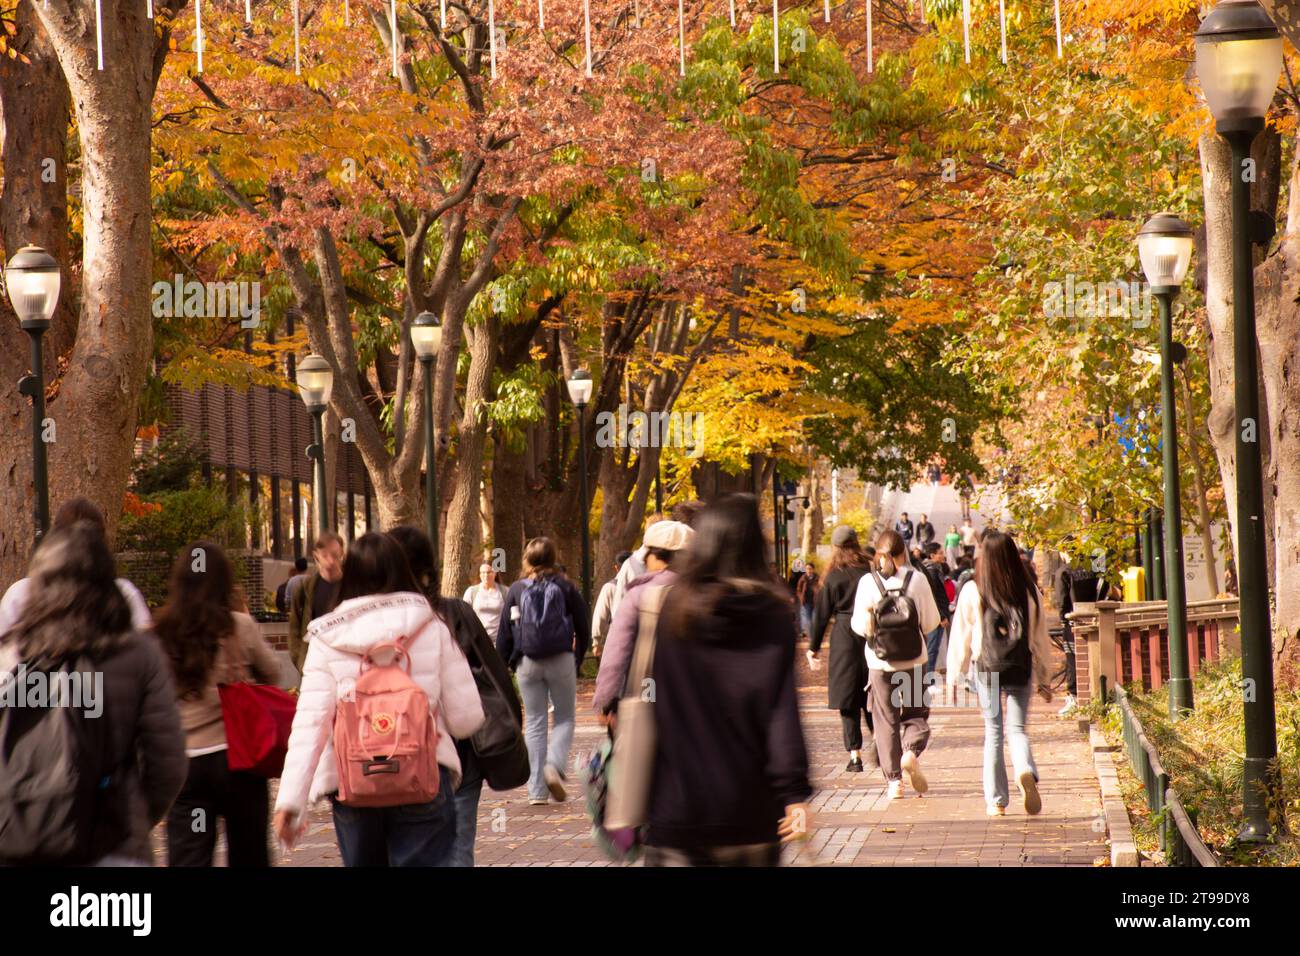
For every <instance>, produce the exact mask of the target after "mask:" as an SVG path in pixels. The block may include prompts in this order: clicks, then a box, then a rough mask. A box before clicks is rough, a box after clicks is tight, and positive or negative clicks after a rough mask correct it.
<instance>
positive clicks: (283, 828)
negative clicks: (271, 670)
mask: <svg viewBox="0 0 1300 956" xmlns="http://www.w3.org/2000/svg"><path fill="white" fill-rule="evenodd" d="M403 636H405V637H407V639H408V641H409V649H410V656H411V662H410V663H411V671H410V673H411V678H412V680H414V681H415V683H416V684H418V685H419V686H420V689H421V690H423V691H424V692H425V693H426V694H427V695H428V697H429V706H430V708H431V710H432V711H433V713H434V714H435V715H436V718H437V727H438V750H437V758H438V765H439V769H440V771H441V773H440V780H439V786H438V795H437V797H435V798H434V799H433V800H432V801H430V802H428V803H421V804H410V805H406V806H397V807H349V806H344V805H343V804H341V803H339V802H338V801H337V799H335V798H336V795H337V791H338V770H337V768H336V765H335V758H334V715H335V710H336V707H337V703H338V700H339V698H340V697H342V696H343V695H344V694H346V693H347V692H348V690H349V689H350V687H351V686H352V685H353V684H354V683H355V681H356V679H357V677H358V675H359V674H360V670H361V659H362V656H363V655H364V654H365V652H366V651H367V650H369V649H370V648H371V647H373V646H374V645H376V644H381V643H385V642H389V641H394V640H396V639H397V638H399V637H403ZM307 640H308V645H307V659H306V662H305V664H304V665H303V679H302V689H301V691H300V692H299V697H298V710H297V713H296V714H295V715H294V718H293V731H292V733H291V734H290V736H289V752H288V755H287V757H286V758H285V762H284V773H283V775H282V776H281V778H280V791H279V795H278V797H277V798H276V801H275V831H276V834H277V835H278V836H279V838H280V840H281V841H282V842H283V843H285V844H286V845H288V846H292V845H293V843H294V842H295V841H296V840H297V838H298V836H299V835H300V834H301V833H302V831H303V829H304V828H305V825H306V812H305V811H306V807H307V804H308V803H309V802H314V801H315V800H317V799H319V798H320V797H323V796H329V797H330V799H331V802H332V803H333V806H334V832H335V835H336V837H337V839H338V844H339V852H340V854H341V855H342V857H343V865H344V866H444V865H446V862H447V857H448V855H449V854H450V851H451V847H452V842H453V840H454V838H455V832H456V807H455V800H454V796H455V792H456V787H457V786H458V784H459V782H460V760H459V758H458V757H457V756H456V745H455V743H454V742H453V739H452V738H465V737H469V736H470V735H471V734H473V733H474V732H475V731H476V730H478V728H479V726H480V725H481V724H482V723H483V707H482V705H481V703H480V700H479V693H478V688H477V686H476V685H475V683H474V678H473V675H472V674H471V673H470V669H469V664H468V663H467V662H466V660H465V655H464V654H463V653H462V652H461V650H460V648H459V647H458V646H457V645H456V642H455V640H454V639H453V638H452V636H451V632H450V631H448V629H447V626H446V625H445V624H443V622H442V621H441V620H439V619H438V618H437V617H436V616H435V615H434V613H433V611H432V609H431V608H430V607H429V602H428V601H427V600H426V599H425V598H424V596H423V595H422V594H420V593H419V588H418V586H417V585H416V583H415V581H414V579H413V578H412V576H411V571H410V568H409V567H408V566H407V562H406V556H405V555H404V554H403V553H402V550H401V548H400V547H398V545H397V544H396V542H394V541H393V540H392V539H391V538H389V537H387V536H386V535H382V534H373V533H372V534H366V535H363V536H362V537H360V538H358V539H357V540H356V541H355V542H354V543H353V544H352V547H351V548H349V550H348V555H347V558H346V559H345V560H344V562H343V579H342V581H341V582H340V585H339V604H338V606H337V607H336V608H335V609H334V610H333V611H331V612H330V613H329V614H326V615H325V616H324V617H320V618H317V619H316V620H314V621H312V623H311V626H310V628H308V631H307Z"/></svg>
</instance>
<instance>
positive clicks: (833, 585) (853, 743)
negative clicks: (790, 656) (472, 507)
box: [805, 524, 880, 773]
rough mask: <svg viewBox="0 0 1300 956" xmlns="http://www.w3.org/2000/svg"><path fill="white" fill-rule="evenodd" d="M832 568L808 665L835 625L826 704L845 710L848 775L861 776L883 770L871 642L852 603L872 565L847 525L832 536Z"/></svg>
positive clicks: (819, 605)
mask: <svg viewBox="0 0 1300 956" xmlns="http://www.w3.org/2000/svg"><path fill="white" fill-rule="evenodd" d="M831 547H832V548H833V549H834V550H833V551H832V552H831V560H830V564H828V565H827V567H826V578H825V580H824V581H823V582H822V588H821V591H820V592H819V593H818V595H817V603H816V605H815V606H814V607H813V615H812V627H811V630H810V632H809V634H810V637H811V640H810V642H809V645H808V650H807V651H806V652H805V653H806V655H807V659H808V667H809V668H810V669H811V670H814V671H815V670H817V668H818V666H819V664H818V660H819V657H818V655H819V654H820V653H821V647H822V641H823V639H824V638H825V636H826V627H827V625H828V624H829V625H830V627H831V638H830V640H831V661H830V668H829V670H828V671H827V673H826V697H827V701H826V704H827V706H828V707H830V708H831V710H838V711H839V712H840V724H841V727H842V730H843V733H844V749H845V750H847V751H848V753H849V762H848V765H847V766H846V767H845V768H844V769H845V770H847V771H848V772H849V773H862V772H863V770H864V769H865V767H864V760H863V753H864V752H865V754H866V760H865V764H866V765H870V766H871V768H872V769H875V768H876V767H879V766H880V761H879V760H878V759H877V758H876V741H875V738H874V737H873V736H872V734H873V733H874V731H873V729H872V725H871V710H870V708H869V707H868V706H867V691H866V686H867V676H868V675H867V659H866V643H865V641H864V640H863V639H862V637H861V636H859V635H857V634H855V633H853V627H852V624H851V622H852V618H853V602H854V599H855V597H856V596H857V590H858V582H859V581H860V580H861V579H862V576H863V575H865V574H868V573H869V572H870V570H871V561H870V559H869V558H868V557H867V556H866V554H864V553H863V551H862V547H861V545H859V543H858V533H857V532H856V531H854V530H853V529H852V528H851V527H849V526H848V525H845V524H842V525H840V526H839V527H837V528H836V529H835V530H834V531H832V532H831ZM864 716H865V718H866V721H867V735H868V739H867V741H866V746H865V747H864V746H863V738H862V719H863V717H864Z"/></svg>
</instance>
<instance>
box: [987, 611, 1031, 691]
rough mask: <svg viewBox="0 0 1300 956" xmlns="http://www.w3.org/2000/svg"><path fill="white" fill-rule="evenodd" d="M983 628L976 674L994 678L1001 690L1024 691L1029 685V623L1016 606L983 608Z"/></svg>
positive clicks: (1024, 613) (1024, 612)
mask: <svg viewBox="0 0 1300 956" xmlns="http://www.w3.org/2000/svg"><path fill="white" fill-rule="evenodd" d="M981 624H982V625H983V632H982V640H981V643H980V656H979V660H978V661H976V662H975V667H976V669H977V670H980V671H986V672H989V673H993V674H997V675H998V681H999V683H1000V684H1001V685H1002V686H1005V687H1024V686H1025V685H1026V684H1028V683H1029V675H1030V654H1029V622H1028V621H1027V620H1026V609H1025V608H1024V607H1022V606H1020V605H1016V606H1014V607H1012V608H1011V609H1010V610H1004V609H1002V608H998V607H993V606H991V605H987V604H986V605H983V611H982V617H981Z"/></svg>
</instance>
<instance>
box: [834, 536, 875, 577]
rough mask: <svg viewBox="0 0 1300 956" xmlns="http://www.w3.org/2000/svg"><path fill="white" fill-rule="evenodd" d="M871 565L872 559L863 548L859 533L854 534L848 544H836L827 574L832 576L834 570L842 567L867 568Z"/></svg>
mask: <svg viewBox="0 0 1300 956" xmlns="http://www.w3.org/2000/svg"><path fill="white" fill-rule="evenodd" d="M870 565H871V559H870V558H868V557H867V553H866V552H865V551H863V550H862V545H860V544H859V543H858V538H857V535H854V536H853V537H852V538H851V539H849V543H848V544H840V545H836V546H835V549H834V550H833V551H831V559H830V561H829V563H827V565H826V576H827V577H830V576H831V573H832V572H834V571H838V570H839V569H840V568H866V567H870Z"/></svg>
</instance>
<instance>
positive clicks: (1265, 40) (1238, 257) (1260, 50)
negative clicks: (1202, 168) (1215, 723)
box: [1196, 0, 1282, 843]
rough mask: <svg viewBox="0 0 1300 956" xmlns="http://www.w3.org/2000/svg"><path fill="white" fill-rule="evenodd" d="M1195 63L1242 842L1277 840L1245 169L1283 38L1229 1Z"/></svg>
mask: <svg viewBox="0 0 1300 956" xmlns="http://www.w3.org/2000/svg"><path fill="white" fill-rule="evenodd" d="M1196 72H1197V75H1198V76H1199V78H1200V83H1201V89H1202V91H1203V92H1204V94H1205V102H1206V105H1207V106H1208V107H1209V109H1210V112H1211V113H1212V114H1213V116H1214V124H1215V129H1216V131H1217V132H1218V133H1219V135H1220V136H1222V137H1223V138H1224V139H1225V140H1227V142H1228V145H1229V146H1230V147H1231V153H1232V160H1231V163H1232V164H1231V166H1230V167H1229V168H1230V172H1229V177H1228V178H1229V180H1230V182H1231V189H1232V353H1233V376H1234V382H1233V406H1234V409H1235V412H1236V422H1235V425H1236V456H1235V458H1236V465H1237V469H1236V471H1237V473H1236V481H1237V513H1236V516H1235V521H1234V530H1235V531H1236V533H1237V534H1236V538H1237V584H1238V592H1239V595H1240V597H1239V607H1240V628H1241V676H1242V680H1243V682H1244V684H1245V686H1249V687H1251V688H1253V691H1254V693H1253V694H1252V695H1250V696H1248V697H1247V698H1246V700H1245V704H1244V707H1243V711H1244V718H1245V720H1244V722H1245V739H1246V755H1245V759H1244V762H1243V772H1242V816H1243V817H1244V818H1245V824H1244V826H1243V827H1242V830H1241V832H1240V834H1239V839H1241V840H1242V841H1243V842H1252V843H1253V842H1264V841H1267V840H1270V839H1272V836H1273V828H1274V820H1275V819H1276V818H1278V817H1279V813H1278V807H1279V805H1280V803H1281V781H1280V778H1279V776H1278V770H1277V765H1276V761H1277V723H1276V721H1277V718H1276V710H1275V707H1274V700H1273V630H1272V623H1271V610H1270V607H1269V578H1268V555H1267V551H1266V537H1265V533H1264V527H1263V520H1264V515H1265V513H1266V512H1265V509H1264V464H1263V456H1262V453H1261V450H1260V442H1259V427H1260V426H1259V421H1260V417H1259V359H1258V336H1257V334H1256V329H1255V263H1254V249H1253V248H1252V246H1253V244H1254V242H1255V241H1256V239H1255V238H1254V236H1253V235H1252V234H1256V235H1258V232H1257V230H1255V229H1254V228H1252V223H1253V221H1254V220H1255V218H1256V216H1255V214H1253V213H1252V211H1251V206H1250V183H1249V182H1248V181H1247V177H1246V176H1245V175H1244V172H1243V170H1244V169H1245V168H1246V164H1247V162H1248V160H1249V158H1250V147H1251V143H1253V142H1254V140H1255V137H1256V136H1257V135H1258V133H1259V132H1260V131H1261V130H1262V129H1263V128H1264V121H1265V118H1266V116H1267V113H1268V108H1269V104H1270V103H1271V102H1272V100H1273V95H1274V92H1275V91H1276V89H1277V83H1278V79H1279V77H1280V76H1281V73H1282V37H1281V34H1280V33H1279V32H1278V30H1277V27H1276V26H1274V24H1273V21H1272V19H1271V18H1270V17H1269V15H1268V13H1267V12H1266V11H1265V10H1264V8H1263V7H1262V6H1260V4H1259V3H1258V2H1256V0H1224V2H1222V3H1220V4H1219V5H1218V6H1217V7H1215V8H1214V10H1212V11H1211V12H1210V14H1209V16H1207V17H1206V18H1205V20H1204V21H1203V22H1202V23H1201V27H1200V29H1199V30H1197V31H1196Z"/></svg>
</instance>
